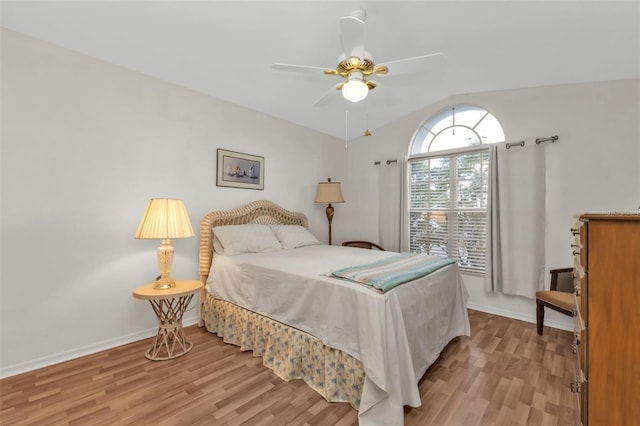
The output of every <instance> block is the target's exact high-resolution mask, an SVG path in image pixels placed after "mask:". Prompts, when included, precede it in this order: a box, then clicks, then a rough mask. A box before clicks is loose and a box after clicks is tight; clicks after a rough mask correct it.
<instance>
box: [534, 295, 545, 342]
mask: <svg viewBox="0 0 640 426" xmlns="http://www.w3.org/2000/svg"><path fill="white" fill-rule="evenodd" d="M543 326H544V306H542V303H540V302H539V301H537V302H536V327H537V329H538V336H542V327H543Z"/></svg>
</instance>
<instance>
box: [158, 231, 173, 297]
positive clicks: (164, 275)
mask: <svg viewBox="0 0 640 426" xmlns="http://www.w3.org/2000/svg"><path fill="white" fill-rule="evenodd" d="M172 263H173V246H172V245H171V240H169V239H164V240H162V245H161V246H160V247H158V267H159V268H160V278H159V279H158V281H156V285H154V286H153V288H154V289H156V290H167V289H170V288H173V287H175V286H176V282H175V281H174V280H173V278H171V264H172Z"/></svg>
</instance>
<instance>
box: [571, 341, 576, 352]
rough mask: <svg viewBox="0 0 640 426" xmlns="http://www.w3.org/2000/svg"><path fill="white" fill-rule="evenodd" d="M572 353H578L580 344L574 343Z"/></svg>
mask: <svg viewBox="0 0 640 426" xmlns="http://www.w3.org/2000/svg"><path fill="white" fill-rule="evenodd" d="M571 352H573V353H574V354H577V353H578V344H577V343H574V344H573V345H571Z"/></svg>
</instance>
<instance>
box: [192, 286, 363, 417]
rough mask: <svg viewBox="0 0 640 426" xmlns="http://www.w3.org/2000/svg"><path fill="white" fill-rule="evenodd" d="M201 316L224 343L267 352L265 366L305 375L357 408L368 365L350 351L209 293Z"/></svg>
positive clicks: (329, 396)
mask: <svg viewBox="0 0 640 426" xmlns="http://www.w3.org/2000/svg"><path fill="white" fill-rule="evenodd" d="M202 320H203V321H204V323H205V327H206V328H207V330H208V331H209V332H211V333H216V334H217V335H218V336H220V337H222V340H223V341H224V342H225V343H231V344H233V345H236V346H240V349H241V350H243V351H253V355H254V356H260V357H262V363H263V364H264V365H265V367H267V368H269V369H271V370H273V372H274V373H275V374H277V375H278V376H279V377H280V378H282V379H283V380H287V381H289V380H292V379H302V380H304V381H305V383H307V385H309V386H310V387H311V388H312V389H313V390H315V391H316V392H318V393H319V394H320V395H322V396H323V397H324V398H325V399H326V400H327V401H329V402H348V403H350V404H351V406H352V407H353V408H355V409H356V410H357V409H358V407H359V406H360V396H361V394H362V385H363V383H364V377H365V374H364V369H363V368H362V363H361V362H360V361H358V360H357V359H355V358H353V357H352V356H350V355H348V354H347V353H345V352H342V351H340V350H338V349H334V348H330V347H328V346H325V345H324V344H323V343H322V341H320V340H319V339H318V338H317V337H314V336H312V335H311V334H308V333H305V332H304V331H301V330H298V329H296V328H293V327H289V326H287V325H285V324H282V323H280V322H278V321H275V320H273V319H271V318H267V317H265V316H263V315H260V314H257V313H255V312H252V311H249V310H246V309H243V308H241V307H239V306H237V305H234V304H233V303H230V302H226V301H223V300H219V299H215V298H213V297H212V296H211V295H210V294H207V295H206V298H205V300H204V303H203V306H202Z"/></svg>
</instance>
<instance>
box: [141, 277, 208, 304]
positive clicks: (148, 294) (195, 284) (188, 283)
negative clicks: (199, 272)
mask: <svg viewBox="0 0 640 426" xmlns="http://www.w3.org/2000/svg"><path fill="white" fill-rule="evenodd" d="M175 282H176V285H175V287H172V288H168V289H166V290H157V289H155V288H153V287H154V286H155V285H156V283H155V282H152V283H149V284H146V285H143V286H142V287H138V288H136V289H135V290H133V297H135V298H136V299H143V300H149V299H170V298H173V297H180V296H185V295H187V294H190V293H193V292H195V291H198V290H200V289H201V288H202V287H204V284H202V281H200V280H175Z"/></svg>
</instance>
